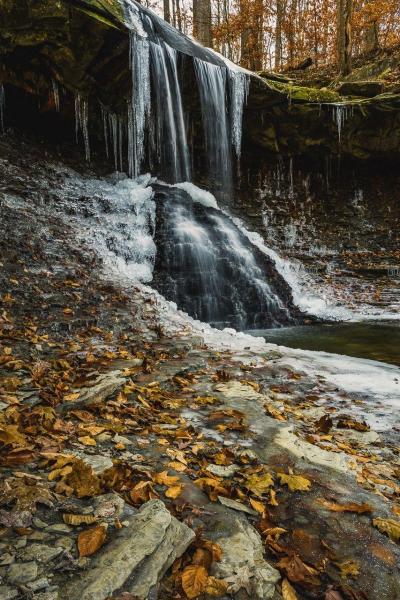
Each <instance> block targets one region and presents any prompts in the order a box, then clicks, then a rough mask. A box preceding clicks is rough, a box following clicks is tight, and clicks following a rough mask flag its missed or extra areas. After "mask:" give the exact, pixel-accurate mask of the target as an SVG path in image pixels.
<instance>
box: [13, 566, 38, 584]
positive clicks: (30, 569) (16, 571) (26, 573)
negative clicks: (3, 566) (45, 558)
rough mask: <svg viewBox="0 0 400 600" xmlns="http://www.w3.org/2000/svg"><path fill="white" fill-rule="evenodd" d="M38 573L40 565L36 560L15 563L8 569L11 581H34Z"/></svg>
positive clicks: (21, 582) (16, 582) (17, 582)
mask: <svg viewBox="0 0 400 600" xmlns="http://www.w3.org/2000/svg"><path fill="white" fill-rule="evenodd" d="M37 575H38V566H37V564H36V563H35V562H33V561H32V562H26V563H20V562H19V563H14V564H13V565H11V567H10V568H9V569H8V571H7V579H8V581H9V582H10V583H14V584H16V585H18V584H24V583H29V582H30V581H34V580H35V579H36V577H37Z"/></svg>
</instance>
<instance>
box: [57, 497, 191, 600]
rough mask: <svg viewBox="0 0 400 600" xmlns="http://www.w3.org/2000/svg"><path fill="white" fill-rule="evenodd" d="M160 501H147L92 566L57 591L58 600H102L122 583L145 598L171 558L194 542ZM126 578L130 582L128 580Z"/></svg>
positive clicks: (100, 553) (186, 528)
mask: <svg viewBox="0 0 400 600" xmlns="http://www.w3.org/2000/svg"><path fill="white" fill-rule="evenodd" d="M194 537H195V535H194V532H193V531H192V530H191V529H190V528H189V527H188V526H187V525H184V524H183V523H180V522H179V521H178V520H177V519H175V517H173V516H172V515H171V514H170V513H169V512H168V510H167V509H166V507H165V505H164V503H163V502H161V501H160V500H151V501H150V502H146V504H144V505H143V506H142V507H141V509H140V510H139V511H138V513H137V514H136V515H134V516H133V517H131V518H130V519H129V521H128V524H127V527H125V528H123V529H120V530H118V532H117V533H116V534H115V536H114V538H113V539H112V540H111V541H110V542H109V543H108V544H106V545H105V546H104V547H103V548H102V549H101V550H100V551H99V552H98V553H97V554H96V555H95V556H94V557H93V558H92V560H91V565H90V566H91V568H90V569H88V570H87V571H85V572H84V573H82V574H81V575H79V576H75V577H74V580H73V581H70V582H67V583H66V584H65V585H64V586H63V588H62V589H61V590H60V598H61V600H78V599H79V600H105V599H106V598H108V597H109V596H111V595H112V594H113V592H114V591H115V590H119V589H120V588H121V587H122V586H125V587H128V588H129V591H131V593H133V594H135V595H136V596H137V597H138V598H139V599H140V600H145V599H146V598H147V597H148V594H149V592H150V590H151V588H153V587H154V586H156V585H157V583H158V581H159V580H160V578H161V577H162V576H163V574H164V573H165V571H166V570H167V569H168V568H169V567H170V566H171V564H172V563H173V562H174V560H175V559H176V558H177V557H178V556H180V555H181V554H183V552H184V551H185V550H186V548H187V547H188V546H189V544H190V543H191V542H192V541H193V539H194ZM128 580H129V582H128Z"/></svg>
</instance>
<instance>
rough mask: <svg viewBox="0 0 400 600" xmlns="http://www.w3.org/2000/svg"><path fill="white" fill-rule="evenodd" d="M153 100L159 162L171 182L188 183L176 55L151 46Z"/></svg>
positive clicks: (163, 47) (163, 46)
mask: <svg viewBox="0 0 400 600" xmlns="http://www.w3.org/2000/svg"><path fill="white" fill-rule="evenodd" d="M150 54H151V67H152V68H151V72H152V77H153V90H154V96H155V103H154V109H153V113H154V121H155V127H153V138H155V139H153V146H154V151H155V153H156V156H157V159H158V162H159V163H161V164H162V165H164V169H166V170H168V171H169V172H170V173H171V176H172V177H170V178H172V180H173V182H174V183H176V182H178V181H189V180H190V163H189V149H188V145H187V140H186V129H185V121H184V115H183V107H182V98H181V90H180V85H179V79H178V67H177V53H176V51H175V50H174V49H173V48H171V47H170V46H168V45H167V44H165V43H164V42H163V41H161V40H160V41H159V43H154V42H150Z"/></svg>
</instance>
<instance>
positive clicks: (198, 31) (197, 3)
mask: <svg viewBox="0 0 400 600" xmlns="http://www.w3.org/2000/svg"><path fill="white" fill-rule="evenodd" d="M193 35H194V37H195V38H196V39H197V40H198V41H199V42H200V43H202V44H204V46H208V47H209V48H211V46H212V34H211V0H193Z"/></svg>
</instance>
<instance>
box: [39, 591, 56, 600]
mask: <svg viewBox="0 0 400 600" xmlns="http://www.w3.org/2000/svg"><path fill="white" fill-rule="evenodd" d="M35 600H58V590H48V591H45V592H40V593H39V594H35Z"/></svg>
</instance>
